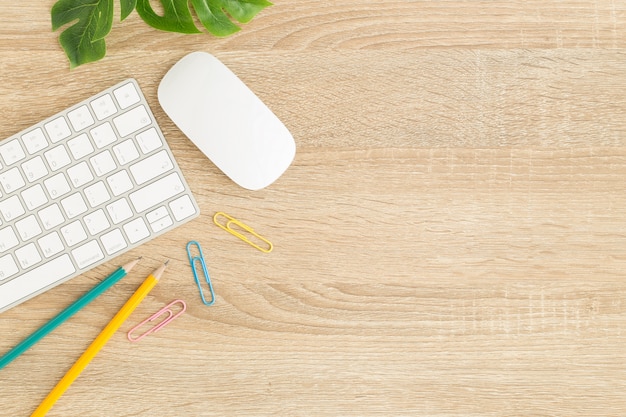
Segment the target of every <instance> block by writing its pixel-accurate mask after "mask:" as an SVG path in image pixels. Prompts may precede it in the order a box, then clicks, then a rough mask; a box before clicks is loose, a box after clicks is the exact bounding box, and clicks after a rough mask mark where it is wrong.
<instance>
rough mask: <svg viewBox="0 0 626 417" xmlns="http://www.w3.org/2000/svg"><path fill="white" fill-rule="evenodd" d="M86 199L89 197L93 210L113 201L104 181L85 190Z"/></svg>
mask: <svg viewBox="0 0 626 417" xmlns="http://www.w3.org/2000/svg"><path fill="white" fill-rule="evenodd" d="M85 197H87V201H89V205H90V206H91V207H92V208H94V207H97V206H99V205H100V204H102V203H104V202H106V201H109V200H110V199H111V196H110V195H109V191H108V190H107V187H106V186H105V185H104V182H102V181H98V182H97V183H95V184H93V185H90V186H89V187H87V188H85Z"/></svg>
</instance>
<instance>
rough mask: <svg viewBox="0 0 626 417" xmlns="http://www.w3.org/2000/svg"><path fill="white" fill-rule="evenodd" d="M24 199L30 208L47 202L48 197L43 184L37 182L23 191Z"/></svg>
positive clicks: (32, 208)
mask: <svg viewBox="0 0 626 417" xmlns="http://www.w3.org/2000/svg"><path fill="white" fill-rule="evenodd" d="M22 200H24V203H25V204H26V208H27V209H28V210H34V209H36V208H39V207H41V206H43V205H44V204H46V203H47V202H48V197H46V193H45V192H44V191H43V187H42V186H41V184H35V185H33V186H32V187H30V188H27V189H25V190H24V191H22Z"/></svg>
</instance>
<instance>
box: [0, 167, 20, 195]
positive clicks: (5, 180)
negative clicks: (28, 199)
mask: <svg viewBox="0 0 626 417" xmlns="http://www.w3.org/2000/svg"><path fill="white" fill-rule="evenodd" d="M0 184H2V188H3V189H4V191H5V192H6V193H11V192H13V191H15V190H19V189H20V188H22V187H23V186H25V185H26V183H25V182H24V178H22V174H20V170H19V169H17V167H15V168H11V169H10V170H8V171H5V172H3V173H2V174H0Z"/></svg>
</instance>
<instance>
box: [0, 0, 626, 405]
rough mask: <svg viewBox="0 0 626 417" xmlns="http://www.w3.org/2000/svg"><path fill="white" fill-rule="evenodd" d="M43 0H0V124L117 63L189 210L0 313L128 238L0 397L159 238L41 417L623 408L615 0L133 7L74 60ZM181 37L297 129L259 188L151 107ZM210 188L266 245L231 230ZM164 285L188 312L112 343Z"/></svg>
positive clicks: (29, 391)
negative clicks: (105, 284) (198, 268)
mask: <svg viewBox="0 0 626 417" xmlns="http://www.w3.org/2000/svg"><path fill="white" fill-rule="evenodd" d="M53 3H54V1H53V0H46V1H30V2H8V1H5V2H3V4H2V5H1V6H0V15H1V16H2V20H3V23H2V25H1V26H0V76H1V77H2V83H0V97H2V100H1V101H0V114H2V118H0V136H1V137H3V138H4V137H8V136H10V135H12V134H13V133H15V132H17V131H19V130H21V129H24V128H26V127H28V126H30V125H32V124H33V123H35V122H38V121H40V120H42V119H44V118H46V117H48V116H50V115H52V114H54V113H56V112H57V111H59V110H62V109H63V108H65V107H67V106H69V105H71V104H74V103H76V102H78V101H80V100H82V99H84V98H87V97H88V96H90V95H92V94H94V93H97V92H98V91H100V90H102V89H104V88H106V87H108V86H110V85H113V84H114V83H116V82H118V81H121V80H123V79H125V78H126V77H134V78H136V79H137V80H138V82H139V83H140V85H141V86H142V87H143V89H144V92H145V94H146V96H147V99H148V102H149V103H150V104H151V106H152V109H153V111H154V112H155V114H156V117H157V119H158V121H159V122H160V125H161V127H162V129H163V130H164V132H165V135H166V137H167V139H168V141H169V143H170V146H171V147H172V149H173V152H174V154H175V155H176V157H177V159H178V162H179V163H180V165H181V167H182V170H183V172H184V173H185V175H186V177H187V179H188V181H189V183H190V186H191V188H192V190H193V192H194V193H195V195H196V197H197V200H198V202H199V204H200V207H201V210H202V212H203V215H202V216H201V218H199V219H197V220H195V221H193V222H191V223H188V224H187V225H185V226H183V227H181V228H179V229H177V230H175V231H173V232H170V233H168V234H166V235H165V236H163V237H161V238H158V239H156V240H154V241H152V242H150V243H148V244H145V245H143V246H141V247H140V248H138V249H136V250H133V251H131V252H129V253H126V254H124V255H122V256H120V257H119V258H118V259H117V260H116V261H115V262H110V263H108V264H106V265H102V266H100V267H98V268H96V269H95V270H92V271H90V272H89V273H86V274H84V275H82V276H80V277H78V278H75V279H74V280H72V281H71V282H69V283H66V284H63V285H61V286H59V287H57V288H55V289H53V290H51V291H49V292H47V293H45V294H44V295H41V296H39V297H36V298H35V299H33V300H31V301H29V302H27V303H25V304H22V305H20V306H19V307H17V308H14V309H12V310H9V311H8V312H5V313H3V314H1V315H0V335H1V337H0V352H4V351H6V350H8V349H9V348H10V347H12V346H13V345H15V344H16V343H17V342H19V341H20V340H22V339H23V338H24V337H25V336H26V335H28V334H29V333H30V332H32V331H33V330H34V329H36V328H37V327H38V326H40V325H41V324H43V323H45V322H46V321H47V320H48V319H50V318H51V317H52V316H54V315H55V314H56V313H57V312H58V311H60V310H61V309H62V308H63V307H65V306H66V305H68V304H69V303H70V302H71V301H72V300H74V299H76V298H77V297H78V296H80V295H81V294H82V293H83V292H84V291H86V290H87V289H89V288H91V287H92V286H93V285H94V284H96V283H97V282H99V281H100V280H102V279H103V278H104V277H105V276H106V275H107V274H108V273H109V272H110V271H112V270H113V269H114V268H115V267H116V266H117V265H119V264H121V263H124V262H126V261H128V260H130V259H133V258H134V257H137V256H140V255H142V256H143V257H144V259H143V261H142V262H141V263H140V265H139V266H138V267H137V268H136V269H135V270H134V271H133V273H132V274H131V275H130V276H129V277H127V278H125V279H124V280H123V281H122V282H120V283H119V284H118V285H116V286H115V287H114V288H113V289H112V290H111V291H109V292H108V293H106V294H105V295H104V296H102V297H100V298H99V299H98V300H96V301H95V302H93V303H92V304H91V305H90V306H89V307H88V308H86V309H85V310H83V311H81V312H80V313H79V314H77V315H76V316H75V317H73V318H72V319H71V320H70V321H69V322H67V323H66V324H64V325H63V326H62V327H60V328H59V329H57V330H56V331H55V332H54V333H53V334H51V335H49V336H48V337H47V338H45V339H44V340H43V341H42V342H40V343H39V344H37V345H36V346H35V347H33V348H32V349H31V350H29V351H28V352H27V353H26V354H24V355H23V356H22V357H20V358H19V359H18V360H17V361H15V362H14V363H12V364H11V365H9V366H8V367H7V368H5V369H4V370H2V371H0V415H1V416H11V417H16V416H28V415H30V413H31V412H32V411H33V410H34V409H35V408H36V406H37V405H38V404H39V402H40V401H41V400H42V399H43V398H44V397H45V396H46V395H47V393H48V392H49V391H50V389H51V388H52V387H53V386H54V385H55V384H56V382H57V381H58V380H59V379H60V378H61V377H62V376H63V374H64V373H65V371H66V370H67V369H68V368H69V367H70V366H71V365H72V364H73V363H74V361H75V360H76V359H77V357H78V356H79V355H80V353H81V352H82V351H83V350H84V349H85V348H86V347H87V346H88V344H89V343H90V342H91V340H92V339H93V338H94V337H95V336H96V335H97V334H98V333H99V331H100V330H101V329H102V327H103V326H104V325H105V324H106V323H107V322H108V321H109V319H110V318H111V317H112V315H113V314H114V313H115V312H116V311H117V309H119V307H120V306H121V305H122V304H123V303H124V301H125V300H126V299H127V298H128V297H129V296H130V294H131V293H132V292H133V291H134V289H135V288H136V287H137V286H138V285H139V283H140V282H141V281H142V280H143V278H145V276H146V274H148V273H149V272H150V271H151V270H152V269H154V268H155V267H156V266H157V265H158V264H159V263H160V262H162V261H163V260H164V259H166V258H169V259H171V260H172V262H171V267H170V268H169V269H168V271H167V272H166V274H165V277H164V278H163V281H162V282H161V283H160V284H159V285H158V286H157V287H156V288H155V289H154V290H153V291H152V293H151V294H150V295H149V297H148V298H147V299H146V300H144V302H143V303H142V305H141V306H140V307H139V309H138V310H137V311H136V312H135V313H134V314H133V316H132V317H131V319H130V320H129V322H127V323H126V324H125V326H124V327H123V328H122V329H121V331H120V332H118V333H117V334H116V335H115V337H114V338H113V339H112V340H111V341H110V342H109V343H108V345H107V346H106V347H105V349H104V350H103V351H101V352H100V354H99V355H98V356H97V357H96V359H95V360H94V361H93V362H92V363H91V364H90V365H89V367H88V368H87V370H86V371H85V372H84V373H83V374H82V375H81V376H80V378H79V379H78V380H77V381H76V382H75V383H74V384H73V385H72V387H71V388H70V389H69V390H68V391H67V392H66V393H65V395H64V396H63V397H62V398H61V399H60V400H59V402H57V404H56V405H55V406H54V408H53V409H52V411H51V412H50V413H49V415H50V416H63V417H71V416H102V417H104V416H106V417H111V416H145V417H155V416H158V417H162V416H168V417H169V416H172V417H174V416H505V415H506V416H591V415H594V416H595V415H598V416H600V415H601V416H623V415H626V390H625V389H626V349H625V345H626V279H625V278H626V273H625V270H626V232H625V230H626V220H625V219H626V194H625V192H624V180H625V179H626V117H624V109H625V108H626V3H624V2H622V1H608V0H607V1H580V0H552V1H550V0H548V1H546V0H532V1H528V0H515V1H513V0H512V1H471V0H466V1H461V0H457V1H425V0H424V1H397V0H381V1H375V2H373V1H366V0H341V1H339V0H338V1H328V2H311V1H307V0H284V1H281V0H276V1H275V5H274V6H273V7H271V8H268V9H266V10H265V11H263V12H262V13H261V14H260V15H259V16H258V17H257V18H256V19H255V20H254V21H252V22H251V23H250V24H248V25H246V26H245V27H244V29H243V30H242V31H241V32H240V33H238V34H236V35H234V36H232V37H229V38H226V39H217V38H214V37H211V36H209V35H206V36H202V35H179V34H171V33H165V32H158V31H156V30H154V29H152V28H150V27H148V26H147V25H145V24H144V23H143V22H142V21H141V20H140V19H139V17H138V16H137V15H136V14H133V15H132V16H131V17H130V18H129V19H128V20H126V21H124V22H122V23H120V22H119V21H117V19H116V22H115V23H114V27H113V31H112V33H111V34H110V35H109V37H108V38H107V46H108V54H107V57H106V58H105V59H104V60H102V61H100V62H97V63H93V64H88V65H85V66H82V67H79V68H78V69H75V70H72V71H69V69H68V62H67V60H66V58H65V56H64V54H63V53H62V52H61V50H60V47H59V46H58V42H57V36H58V33H53V32H51V30H50V15H49V12H50V8H51V7H52V4H53ZM115 3H116V6H117V1H116V2H115ZM118 13H119V12H118V11H117V9H116V15H117V14H118ZM196 50H202V51H208V52H211V53H213V54H215V55H216V56H217V57H218V58H220V59H221V60H222V61H223V62H224V63H226V64H227V65H228V66H229V67H230V68H232V70H233V71H234V72H235V73H237V74H238V75H239V76H240V77H241V78H242V79H243V80H244V81H245V82H246V83H247V84H248V85H249V86H250V87H251V88H252V90H254V91H255V92H256V93H257V94H258V95H259V96H260V97H261V99H262V100H264V101H265V102H266V103H267V104H268V106H269V107H270V108H272V109H273V110H274V112H275V113H276V114H277V115H278V116H279V117H280V118H281V119H282V120H283V122H284V123H285V125H286V126H287V127H288V128H289V129H290V130H291V132H292V133H293V136H294V137H295V140H296V143H297V155H296V158H295V161H294V163H293V165H292V166H291V167H290V168H289V169H288V171H287V172H286V173H285V175H284V176H282V177H281V178H280V179H279V180H278V181H277V182H276V183H275V184H273V185H272V186H270V187H269V188H267V189H264V190H262V191H257V192H250V191H246V190H244V189H242V188H239V187H238V186H236V185H235V184H234V183H232V182H231V181H230V180H228V179H227V178H226V177H225V176H224V175H222V174H221V173H220V172H219V171H218V170H217V168H215V166H213V165H212V164H211V163H210V162H209V161H208V160H207V159H205V158H204V157H203V156H202V155H201V153H200V152H199V151H198V150H197V149H196V148H195V147H194V146H193V145H192V144H191V143H190V142H189V141H188V140H187V139H186V138H185V137H184V136H183V135H182V134H181V132H180V131H179V130H177V128H176V127H175V126H174V124H173V123H172V122H171V121H170V119H169V118H168V117H167V116H166V115H165V114H164V112H163V111H162V109H161V108H160V106H159V104H158V102H157V97H156V90H157V86H158V83H159V81H160V79H161V77H162V76H163V75H164V74H165V72H166V71H167V69H168V68H169V67H170V66H171V65H173V64H174V63H175V62H176V61H177V60H178V59H179V58H181V57H182V56H183V55H184V54H186V53H188V52H191V51H196ZM216 211H225V212H227V213H229V214H231V215H233V216H235V217H237V218H239V219H241V220H243V221H245V222H247V223H249V224H250V225H253V226H254V227H255V228H256V230H257V231H258V232H259V233H262V234H263V235H264V236H266V237H268V238H269V239H270V240H271V241H273V242H274V244H275V250H274V251H273V252H272V253H271V254H263V253H261V252H258V251H255V250H254V249H252V248H251V247H249V246H247V245H245V244H244V243H242V242H240V241H238V240H237V239H235V238H234V237H232V236H230V235H228V234H226V233H225V232H223V231H222V230H220V229H219V228H217V227H216V226H215V225H213V223H212V220H211V218H212V215H213V213H215V212H216ZM190 239H196V240H198V241H200V242H201V244H202V245H203V248H204V249H205V254H206V255H207V258H208V264H209V269H210V273H211V277H212V279H213V283H214V287H215V291H216V292H217V302H216V304H215V306H213V307H205V306H204V305H203V304H201V302H200V300H199V296H198V292H197V289H196V287H195V285H194V284H193V280H192V276H191V272H190V268H189V264H188V262H187V259H186V252H185V244H186V243H187V241H188V240H190ZM175 298H182V299H184V300H186V301H187V303H188V306H189V307H188V312H187V313H186V314H184V315H183V316H182V317H180V318H178V319H177V320H176V321H175V322H173V323H172V324H171V325H170V326H169V327H167V328H166V329H164V330H163V331H162V332H160V333H158V334H156V335H153V336H150V337H148V338H147V339H145V340H143V341H142V342H140V343H137V344H131V343H129V342H128V341H127V340H126V335H125V332H126V331H128V330H129V329H130V328H131V327H132V325H133V324H135V323H138V322H139V321H141V320H142V319H143V318H145V317H147V316H148V315H149V314H150V313H152V312H154V311H156V310H157V309H159V308H160V307H161V306H163V305H164V304H166V303H168V302H170V301H172V300H173V299H175Z"/></svg>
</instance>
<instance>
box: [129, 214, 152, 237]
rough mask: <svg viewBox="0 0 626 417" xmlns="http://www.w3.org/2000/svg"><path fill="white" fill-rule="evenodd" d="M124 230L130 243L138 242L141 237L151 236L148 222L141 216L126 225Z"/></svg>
mask: <svg viewBox="0 0 626 417" xmlns="http://www.w3.org/2000/svg"><path fill="white" fill-rule="evenodd" d="M124 232H126V236H128V240H129V241H130V243H137V242H139V241H140V240H141V239H145V238H147V237H148V236H150V231H149V230H148V227H147V226H146V222H144V221H143V219H142V218H141V217H138V218H136V219H135V220H133V221H131V222H129V223H127V224H125V225H124Z"/></svg>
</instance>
